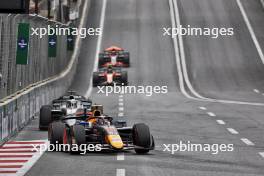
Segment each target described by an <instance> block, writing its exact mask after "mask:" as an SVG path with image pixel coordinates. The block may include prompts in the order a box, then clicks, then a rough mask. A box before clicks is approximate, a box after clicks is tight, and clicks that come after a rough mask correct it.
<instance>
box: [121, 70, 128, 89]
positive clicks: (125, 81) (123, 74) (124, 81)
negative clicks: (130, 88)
mask: <svg viewBox="0 0 264 176" xmlns="http://www.w3.org/2000/svg"><path fill="white" fill-rule="evenodd" d="M127 80H128V79H127V72H126V71H122V73H121V82H122V83H123V84H124V86H127V85H128V81H127Z"/></svg>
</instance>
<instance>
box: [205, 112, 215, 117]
mask: <svg viewBox="0 0 264 176" xmlns="http://www.w3.org/2000/svg"><path fill="white" fill-rule="evenodd" d="M207 114H208V115H209V116H211V117H215V116H216V115H215V113H213V112H207Z"/></svg>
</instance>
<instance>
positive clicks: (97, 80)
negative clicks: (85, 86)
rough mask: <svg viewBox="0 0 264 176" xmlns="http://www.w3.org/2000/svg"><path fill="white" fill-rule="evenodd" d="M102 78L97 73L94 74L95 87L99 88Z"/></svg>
mask: <svg viewBox="0 0 264 176" xmlns="http://www.w3.org/2000/svg"><path fill="white" fill-rule="evenodd" d="M99 79H100V77H99V75H98V73H97V72H95V73H93V87H97V86H98V85H99V81H100V80H99Z"/></svg>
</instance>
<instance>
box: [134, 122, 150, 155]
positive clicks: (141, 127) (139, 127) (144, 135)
mask: <svg viewBox="0 0 264 176" xmlns="http://www.w3.org/2000/svg"><path fill="white" fill-rule="evenodd" d="M132 135H133V143H134V145H136V146H139V147H142V148H135V152H136V153H138V154H146V153H148V152H149V148H150V147H151V141H152V136H151V134H150V131H149V127H148V126H147V125H145V124H144V123H139V124H135V125H134V126H133V131H132ZM144 148H145V149H144Z"/></svg>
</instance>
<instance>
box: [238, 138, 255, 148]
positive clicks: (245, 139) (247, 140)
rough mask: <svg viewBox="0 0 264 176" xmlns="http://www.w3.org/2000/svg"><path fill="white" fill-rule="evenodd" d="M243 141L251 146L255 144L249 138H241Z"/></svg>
mask: <svg viewBox="0 0 264 176" xmlns="http://www.w3.org/2000/svg"><path fill="white" fill-rule="evenodd" d="M240 140H241V141H242V142H244V143H245V144H247V145H250V146H253V145H255V144H254V143H253V142H251V141H250V140H249V139H247V138H241V139H240Z"/></svg>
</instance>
